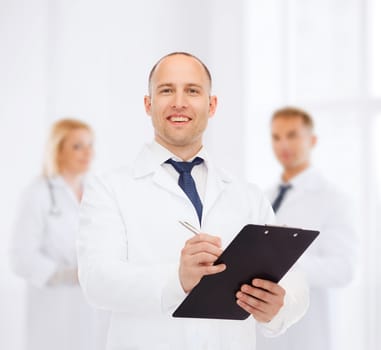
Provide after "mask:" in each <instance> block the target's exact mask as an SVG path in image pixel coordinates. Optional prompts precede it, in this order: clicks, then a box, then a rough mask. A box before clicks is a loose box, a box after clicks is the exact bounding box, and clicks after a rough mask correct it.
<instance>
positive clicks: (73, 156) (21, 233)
mask: <svg viewBox="0 0 381 350" xmlns="http://www.w3.org/2000/svg"><path fill="white" fill-rule="evenodd" d="M92 158H93V131H92V130H91V128H90V126H89V125H87V124H85V123H83V122H81V121H78V120H74V119H62V120H59V121H57V122H56V123H55V124H54V125H53V126H52V129H51V132H50V135H49V139H48V143H47V148H46V156H45V164H44V170H43V175H42V176H40V177H38V178H37V179H36V180H35V181H33V182H32V183H31V184H30V185H29V187H28V188H27V189H26V190H25V191H24V194H23V196H22V198H21V201H20V205H19V211H18V213H17V216H16V220H15V225H14V232H13V239H12V245H11V263H12V267H13V269H14V272H15V273H16V274H17V275H19V276H20V277H22V278H24V279H25V281H26V282H27V303H26V305H27V310H26V312H27V324H26V347H27V349H28V350H52V349H54V350H94V349H99V350H100V349H103V348H104V342H105V332H106V330H105V328H106V323H107V317H106V316H105V315H100V314H99V312H96V311H95V310H93V309H92V308H91V306H89V305H88V304H87V302H86V301H85V299H84V298H83V295H82V291H81V289H80V287H79V284H78V275H77V257H76V249H75V240H76V235H77V230H78V224H79V205H80V200H81V197H82V191H83V180H84V176H85V174H86V172H87V171H88V170H89V167H90V163H91V160H92Z"/></svg>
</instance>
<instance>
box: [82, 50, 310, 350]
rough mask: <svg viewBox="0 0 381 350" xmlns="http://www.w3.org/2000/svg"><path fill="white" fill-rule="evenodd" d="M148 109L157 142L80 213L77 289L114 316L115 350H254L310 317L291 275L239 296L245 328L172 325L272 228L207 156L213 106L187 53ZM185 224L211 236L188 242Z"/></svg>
mask: <svg viewBox="0 0 381 350" xmlns="http://www.w3.org/2000/svg"><path fill="white" fill-rule="evenodd" d="M144 105H145V110H146V112H147V114H148V115H149V116H150V117H151V119H152V124H153V128H154V134H155V137H154V141H153V142H152V143H151V144H149V145H146V146H145V147H144V148H143V149H142V151H141V153H140V154H139V155H138V157H137V159H136V161H135V163H134V164H133V165H132V166H130V167H125V168H122V169H121V170H119V171H117V172H114V173H110V174H107V175H105V176H102V177H96V178H94V179H92V181H90V183H89V185H88V187H87V188H86V190H85V195H84V198H83V203H82V209H81V211H82V213H81V228H80V233H79V239H78V259H79V271H80V282H81V285H82V287H83V290H84V293H85V295H86V296H87V298H88V300H89V301H90V302H91V303H92V304H93V305H95V306H96V307H98V308H101V309H105V310H110V311H111V312H112V320H111V326H110V330H109V337H108V349H110V350H111V349H112V350H121V349H123V350H127V349H150V350H151V349H175V350H179V349H182V350H186V349H197V350H199V349H213V350H217V349H240V350H245V349H255V326H256V323H258V324H259V325H260V327H262V328H263V332H264V333H266V334H267V335H269V336H272V335H277V334H279V333H282V332H284V331H285V329H286V328H287V327H288V326H290V325H291V324H293V323H295V322H296V321H297V320H298V319H299V318H301V317H302V315H303V314H304V313H305V311H306V309H307V306H308V288H307V287H306V285H305V283H304V280H303V279H302V277H301V276H299V275H298V274H297V273H296V272H295V271H293V272H290V273H288V274H287V275H286V276H285V278H283V280H282V281H281V283H280V284H275V283H272V282H270V281H265V280H254V281H252V284H251V285H243V286H242V287H241V289H240V291H237V294H236V297H237V303H238V304H239V305H240V306H241V307H242V308H243V309H245V310H246V311H248V312H249V313H250V314H251V315H252V316H251V317H249V318H248V319H247V320H246V321H226V320H206V319H175V318H173V317H172V316H171V314H172V312H173V311H174V310H175V308H176V307H177V306H178V305H179V304H180V303H181V301H182V300H183V299H184V298H185V296H186V294H187V293H189V291H191V290H192V288H193V287H194V286H195V285H196V284H197V283H198V282H199V281H200V279H201V278H202V276H204V275H209V274H215V273H220V272H222V271H223V270H224V269H225V268H226V266H225V265H222V264H221V265H217V266H213V262H214V261H215V260H216V259H217V257H218V256H219V255H220V254H221V252H222V247H224V246H226V244H227V243H229V241H230V240H231V239H232V238H233V236H234V235H235V234H236V233H237V232H239V231H240V229H241V228H242V227H243V226H244V225H246V224H248V223H256V224H265V223H272V222H273V218H274V216H273V212H272V209H271V207H270V205H269V203H268V202H267V200H266V199H265V198H264V196H263V195H262V193H261V192H260V191H259V190H258V189H257V188H256V187H255V186H253V185H248V184H246V183H243V182H241V181H238V180H237V179H235V178H232V177H231V176H230V175H228V174H227V173H225V172H224V171H222V170H221V169H219V168H217V167H215V165H214V164H213V161H212V160H211V159H210V157H209V156H208V153H207V152H206V150H205V148H204V147H203V144H202V136H203V133H204V131H205V129H206V127H207V124H208V120H209V118H210V117H212V116H213V115H214V113H215V110H216V105H217V98H216V97H215V96H211V76H210V73H209V70H208V69H207V67H206V66H205V65H204V64H203V63H202V62H201V61H200V60H199V59H198V58H196V57H194V56H193V55H190V54H188V53H172V54H169V55H167V56H164V57H163V58H162V59H160V60H159V61H158V63H157V64H156V65H155V66H154V67H153V68H152V70H151V73H150V76H149V95H148V96H145V98H144ZM179 219H181V220H186V221H188V222H191V223H193V224H194V225H197V226H198V227H200V228H201V230H202V232H207V233H203V234H200V235H196V236H193V235H192V234H190V233H189V231H187V230H185V229H184V228H183V227H182V226H181V225H179V223H178V220H179ZM212 234H213V235H212ZM227 268H229V267H227Z"/></svg>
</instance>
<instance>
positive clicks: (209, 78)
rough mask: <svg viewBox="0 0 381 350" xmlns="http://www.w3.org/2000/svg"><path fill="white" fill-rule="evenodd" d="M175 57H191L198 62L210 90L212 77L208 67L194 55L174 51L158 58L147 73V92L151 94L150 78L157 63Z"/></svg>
mask: <svg viewBox="0 0 381 350" xmlns="http://www.w3.org/2000/svg"><path fill="white" fill-rule="evenodd" d="M175 55H183V56H187V57H192V58H194V59H195V60H196V61H198V62H199V63H200V64H201V65H202V67H203V68H204V70H205V73H206V75H207V76H208V80H209V84H210V88H212V75H211V74H210V71H209V69H208V67H207V66H206V64H205V63H204V62H202V61H201V60H200V59H199V58H198V57H196V56H195V55H192V54H191V53H188V52H182V51H175V52H171V53H169V54H168V55H165V56H163V57H162V58H160V59H159V60H158V61H157V62H156V63H155V65H154V66H153V67H152V69H151V71H150V72H149V76H148V92H149V93H151V82H152V76H153V74H154V73H155V70H156V68H157V66H158V65H159V63H160V62H161V61H162V60H164V59H165V58H167V57H170V56H175Z"/></svg>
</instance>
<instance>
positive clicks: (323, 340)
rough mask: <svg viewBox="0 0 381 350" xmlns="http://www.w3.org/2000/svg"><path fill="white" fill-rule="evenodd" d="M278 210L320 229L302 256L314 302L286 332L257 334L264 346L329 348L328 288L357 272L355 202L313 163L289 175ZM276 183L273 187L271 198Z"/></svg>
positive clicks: (288, 221) (290, 221)
mask: <svg viewBox="0 0 381 350" xmlns="http://www.w3.org/2000/svg"><path fill="white" fill-rule="evenodd" d="M290 183H291V185H292V188H291V189H290V190H289V191H288V192H287V194H286V196H285V198H284V200H283V202H282V204H281V206H280V208H279V210H278V212H277V214H276V216H277V222H278V224H285V225H287V226H294V227H302V228H310V229H316V230H319V231H320V236H319V237H318V238H317V239H316V240H315V242H314V243H312V245H311V247H310V248H309V249H308V250H307V251H306V252H305V254H304V255H303V256H302V258H301V259H300V260H299V266H300V268H302V269H303V270H304V271H305V275H306V277H307V280H308V282H309V284H310V286H311V289H310V308H309V310H308V312H307V314H306V315H305V316H304V318H303V319H302V320H301V321H300V322H299V323H298V324H296V325H295V326H294V327H292V328H291V329H290V330H289V332H287V333H286V334H284V335H282V336H280V337H278V338H276V339H275V338H274V339H268V338H263V337H262V336H261V335H259V337H258V348H260V349H262V350H278V349H282V350H302V349H303V350H305V349H308V350H322V349H324V350H330V349H332V334H331V331H332V325H333V324H332V323H331V322H332V321H333V318H334V315H333V317H332V318H331V317H330V312H331V309H332V307H334V306H335V305H334V299H333V298H332V296H333V293H330V289H332V288H334V287H341V286H345V285H346V284H348V283H349V282H350V281H351V279H352V277H353V273H354V265H355V255H356V254H355V252H356V239H355V233H354V228H353V223H352V217H351V209H350V207H351V203H350V201H349V200H348V198H346V196H345V195H343V194H342V193H340V192H339V191H337V190H336V189H335V188H334V187H333V186H332V185H331V184H330V183H329V182H328V181H327V180H326V179H324V178H323V177H322V175H320V173H319V172H318V171H317V170H315V169H313V168H309V169H307V170H305V171H304V172H303V173H301V174H300V175H298V176H296V177H295V178H294V179H292V180H291V181H290ZM277 194H278V186H275V187H274V188H273V189H272V190H271V191H269V198H270V200H271V201H273V200H274V199H275V198H276V196H277Z"/></svg>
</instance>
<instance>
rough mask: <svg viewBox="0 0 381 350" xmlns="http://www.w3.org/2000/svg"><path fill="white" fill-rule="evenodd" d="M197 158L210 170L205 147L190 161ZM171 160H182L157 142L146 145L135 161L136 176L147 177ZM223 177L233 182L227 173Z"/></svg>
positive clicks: (134, 171)
mask: <svg viewBox="0 0 381 350" xmlns="http://www.w3.org/2000/svg"><path fill="white" fill-rule="evenodd" d="M196 157H200V158H202V159H203V160H204V165H205V166H206V168H207V169H209V168H210V166H211V163H210V156H209V154H208V152H207V151H206V149H205V147H202V148H201V149H200V151H199V152H198V153H197V154H196V155H195V156H194V157H193V158H192V159H190V161H191V160H193V159H194V158H196ZM169 158H172V159H174V160H176V161H181V159H179V158H178V157H177V156H175V155H174V154H173V153H172V152H171V151H169V150H168V149H167V148H165V147H164V146H162V145H160V144H159V143H157V142H156V141H153V142H151V143H149V144H146V145H145V147H144V148H143V150H142V151H141V152H140V154H139V155H138V157H137V158H136V159H135V162H134V165H133V173H134V176H135V177H141V176H146V175H148V174H150V173H153V172H155V171H157V170H158V169H159V168H160V167H161V166H162V165H163V164H164V163H165V161H166V160H167V159H169ZM223 177H224V178H226V179H227V180H229V181H231V178H230V176H229V175H228V174H226V173H225V172H224V175H223Z"/></svg>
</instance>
